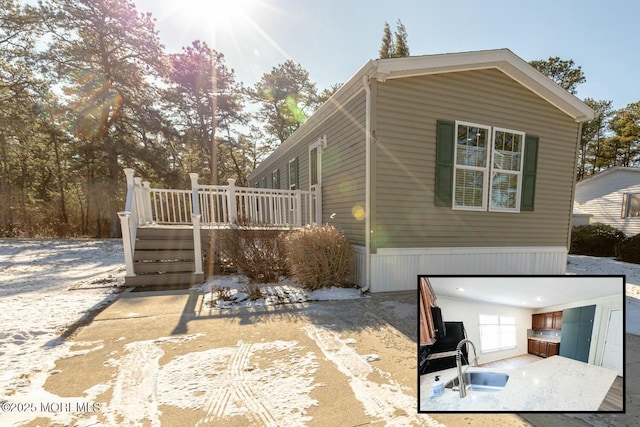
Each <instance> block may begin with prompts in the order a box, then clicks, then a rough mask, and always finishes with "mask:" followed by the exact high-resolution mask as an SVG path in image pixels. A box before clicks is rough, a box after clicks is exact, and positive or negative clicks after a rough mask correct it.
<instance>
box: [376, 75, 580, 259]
mask: <svg viewBox="0 0 640 427" xmlns="http://www.w3.org/2000/svg"><path fill="white" fill-rule="evenodd" d="M377 93H378V98H377V100H376V102H377V111H376V113H377V117H376V119H377V124H376V129H375V131H376V136H377V140H376V145H375V149H376V156H375V159H376V165H375V167H376V176H375V177H374V179H375V182H374V188H375V192H376V195H375V199H376V205H375V211H376V217H375V218H376V219H375V223H374V224H373V231H374V232H373V236H374V240H373V245H374V247H377V248H392V247H395V248H410V247H463V246H464V247H497V246H566V243H567V238H568V232H569V218H570V212H571V208H572V194H571V191H572V185H573V184H572V183H573V179H574V170H575V167H574V165H575V156H576V137H577V133H578V124H577V123H576V122H575V121H574V120H573V119H572V118H570V117H569V116H567V115H566V114H564V113H563V112H561V111H560V110H558V109H557V108H555V107H553V106H552V105H551V104H549V103H548V102H546V101H545V100H544V99H542V98H540V97H539V96H537V95H535V94H534V93H533V92H531V91H529V90H528V89H526V88H524V87H523V86H521V85H520V84H518V83H517V82H515V81H514V80H512V79H511V78H509V77H508V76H506V75H504V74H503V73H502V72H500V71H498V70H477V71H465V72H457V73H447V74H438V75H431V76H421V77H411V78H403V79H396V80H387V81H386V82H378V83H377ZM439 119H441V120H449V121H454V120H461V121H468V122H473V123H478V124H485V125H489V126H496V127H503V128H507V129H513V130H518V131H524V132H525V133H527V134H531V135H536V136H538V137H539V138H540V142H539V152H538V170H537V176H536V197H535V210H534V211H533V212H520V213H503V212H470V211H460V210H456V211H454V210H452V209H451V208H450V207H435V206H434V185H435V170H434V168H435V147H436V144H435V138H436V121H437V120H439Z"/></svg>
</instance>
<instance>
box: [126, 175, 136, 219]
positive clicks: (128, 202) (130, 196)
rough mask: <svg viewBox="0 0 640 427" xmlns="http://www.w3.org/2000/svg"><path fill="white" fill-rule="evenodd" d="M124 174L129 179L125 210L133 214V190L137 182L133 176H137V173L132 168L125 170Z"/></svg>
mask: <svg viewBox="0 0 640 427" xmlns="http://www.w3.org/2000/svg"><path fill="white" fill-rule="evenodd" d="M124 174H125V176H126V177H127V200H126V201H125V207H124V210H125V211H127V212H131V202H132V200H133V188H134V185H135V182H134V181H133V176H134V175H135V171H134V170H133V169H131V168H125V169H124Z"/></svg>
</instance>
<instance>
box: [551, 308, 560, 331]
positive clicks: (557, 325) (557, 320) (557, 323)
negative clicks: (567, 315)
mask: <svg viewBox="0 0 640 427" xmlns="http://www.w3.org/2000/svg"><path fill="white" fill-rule="evenodd" d="M553 329H558V330H561V329H562V312H561V311H556V312H555V313H553Z"/></svg>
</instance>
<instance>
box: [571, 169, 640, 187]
mask: <svg viewBox="0 0 640 427" xmlns="http://www.w3.org/2000/svg"><path fill="white" fill-rule="evenodd" d="M619 172H629V173H638V174H640V168H631V167H625V166H612V167H610V168H607V169H605V170H603V171H602V172H598V173H596V174H594V175H591V176H589V177H587V178H585V179H582V180H580V181H578V182H577V183H576V185H578V186H582V185H584V184H585V183H589V182H593V181H597V180H600V179H601V178H606V177H607V176H609V175H613V174H615V173H619ZM638 180H639V182H640V175H638Z"/></svg>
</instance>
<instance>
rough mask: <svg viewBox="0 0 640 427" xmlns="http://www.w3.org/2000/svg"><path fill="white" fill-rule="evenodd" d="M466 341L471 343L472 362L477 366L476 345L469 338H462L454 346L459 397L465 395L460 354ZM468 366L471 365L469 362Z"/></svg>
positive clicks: (465, 389) (465, 388)
mask: <svg viewBox="0 0 640 427" xmlns="http://www.w3.org/2000/svg"><path fill="white" fill-rule="evenodd" d="M466 343H469V344H471V347H473V362H474V363H475V365H476V366H478V355H477V354H476V346H475V345H474V344H473V342H471V340H468V339H463V340H462V341H460V342H459V343H458V346H457V347H456V368H458V389H459V390H460V398H463V397H466V396H467V387H466V386H465V384H464V377H463V373H462V363H461V361H460V357H461V356H462V346H463V345H465V344H466ZM469 366H471V364H469ZM465 372H466V370H465Z"/></svg>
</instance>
